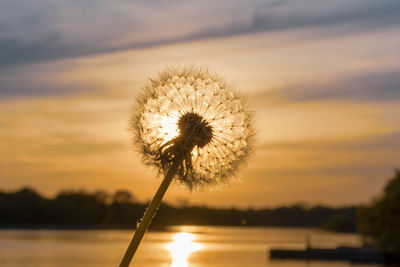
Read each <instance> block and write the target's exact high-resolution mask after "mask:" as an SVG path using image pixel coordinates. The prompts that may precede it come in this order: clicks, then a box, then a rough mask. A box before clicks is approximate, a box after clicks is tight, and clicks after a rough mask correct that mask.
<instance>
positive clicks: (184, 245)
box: [167, 232, 204, 267]
mask: <svg viewBox="0 0 400 267" xmlns="http://www.w3.org/2000/svg"><path fill="white" fill-rule="evenodd" d="M172 238H173V241H172V242H171V243H169V244H167V249H168V250H169V252H170V253H171V257H172V264H171V267H188V266H189V261H188V259H189V256H190V254H191V253H192V252H195V251H198V250H200V249H202V248H203V247H204V245H201V244H199V243H196V242H193V240H194V239H195V238H196V236H195V235H194V234H191V233H184V232H182V233H177V234H174V236H173V237H172Z"/></svg>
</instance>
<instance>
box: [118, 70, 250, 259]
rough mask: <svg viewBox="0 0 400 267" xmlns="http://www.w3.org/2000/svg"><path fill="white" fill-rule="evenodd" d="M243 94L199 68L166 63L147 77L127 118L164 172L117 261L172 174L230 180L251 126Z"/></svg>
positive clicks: (187, 182)
mask: <svg viewBox="0 0 400 267" xmlns="http://www.w3.org/2000/svg"><path fill="white" fill-rule="evenodd" d="M251 122H252V120H251V114H250V112H249V111H248V110H247V109H246V107H245V101H244V99H243V98H241V97H239V96H238V95H236V94H234V93H233V92H232V90H231V88H230V86H229V85H228V84H227V83H226V82H225V81H224V80H223V79H222V78H220V77H218V76H217V75H214V74H211V73H210V72H208V71H206V70H204V69H199V68H193V67H191V68H182V69H167V70H166V71H164V72H162V73H160V74H159V75H158V76H157V77H155V78H153V79H150V84H149V85H147V86H146V87H145V90H144V93H143V94H142V96H141V97H139V99H138V103H137V105H136V109H135V111H134V113H133V116H132V118H131V121H130V127H131V130H132V132H133V136H134V137H133V143H134V145H135V147H136V148H137V150H138V151H139V153H140V154H141V155H142V157H143V161H144V162H145V164H147V165H151V166H154V167H155V168H156V169H157V170H158V172H159V173H160V174H162V175H165V178H164V180H163V182H162V184H161V185H160V188H159V189H158V191H157V193H156V195H155V197H154V199H153V200H152V202H151V203H150V205H149V207H148V209H147V210H146V212H145V215H144V217H143V219H142V221H141V223H140V224H139V226H138V228H137V229H136V231H135V235H134V237H133V239H132V241H131V244H130V245H129V247H128V250H127V252H126V254H125V256H124V259H123V261H122V263H121V265H120V266H128V265H129V263H130V260H131V258H132V257H133V255H134V253H135V251H136V248H137V247H138V245H139V243H140V240H141V238H142V237H143V235H144V232H145V231H146V229H147V227H148V225H149V223H150V221H151V218H152V217H153V215H154V212H155V211H156V209H157V208H158V206H159V204H160V202H161V199H162V197H163V195H164V194H165V191H166V190H167V188H168V186H169V184H170V183H171V181H172V180H173V179H174V180H176V181H178V182H180V183H181V184H183V185H184V186H186V187H187V188H189V189H190V190H193V189H197V188H205V187H209V186H212V185H217V184H220V183H226V182H228V178H229V177H232V176H233V175H235V174H236V173H237V171H238V169H239V166H240V165H242V164H243V163H244V162H245V161H246V159H247V158H248V155H249V152H250V150H251V143H252V139H253V136H254V132H253V129H252V125H251Z"/></svg>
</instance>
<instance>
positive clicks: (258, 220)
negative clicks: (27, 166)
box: [0, 188, 356, 231]
mask: <svg viewBox="0 0 400 267" xmlns="http://www.w3.org/2000/svg"><path fill="white" fill-rule="evenodd" d="M146 207H147V203H140V202H138V201H137V200H136V199H135V197H134V196H133V195H132V194H131V193H130V192H128V191H124V190H119V191H117V192H115V193H114V194H113V195H111V196H110V195H108V194H107V193H105V192H102V191H97V192H85V191H73V190H72V191H71V190H70V191H62V192H60V193H59V194H57V195H56V196H55V197H53V198H45V197H43V196H41V195H40V194H39V193H38V192H36V191H35V190H33V189H31V188H23V189H20V190H18V191H15V192H4V191H0V227H3V228H4V227H50V228H53V227H64V228H134V227H135V226H136V222H137V221H138V220H139V219H140V218H141V216H142V215H143V213H144V211H145V209H146ZM355 221H356V207H342V208H332V207H325V206H315V207H307V206H304V205H292V206H287V207H278V208H267V209H237V208H229V209H228V208H224V209H221V208H212V207H205V206H183V207H176V206H173V205H169V204H162V205H161V207H160V209H159V210H158V212H157V216H155V218H154V220H153V222H152V227H157V228H163V227H167V226H170V225H221V226H242V225H246V226H289V227H326V228H329V229H332V230H339V231H355V229H356V224H355Z"/></svg>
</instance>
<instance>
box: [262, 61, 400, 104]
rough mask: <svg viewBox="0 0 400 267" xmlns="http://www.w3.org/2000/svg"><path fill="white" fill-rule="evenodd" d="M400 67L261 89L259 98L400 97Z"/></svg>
mask: <svg viewBox="0 0 400 267" xmlns="http://www.w3.org/2000/svg"><path fill="white" fill-rule="evenodd" d="M399 86H400V70H399V69H395V70H391V71H387V72H382V71H380V72H379V71H377V72H362V73H357V74H353V75H348V76H345V75H343V77H342V76H340V77H338V78H337V79H330V80H327V81H323V82H318V81H315V82H313V83H305V84H294V85H290V86H288V87H284V88H280V89H276V90H273V91H264V92H262V93H259V95H258V97H257V99H258V100H257V101H275V100H277V99H278V100H282V99H284V100H288V101H295V102H301V101H321V100H322V101H324V100H328V101H350V102H354V101H355V102H357V101H358V102H397V101H400V87H399Z"/></svg>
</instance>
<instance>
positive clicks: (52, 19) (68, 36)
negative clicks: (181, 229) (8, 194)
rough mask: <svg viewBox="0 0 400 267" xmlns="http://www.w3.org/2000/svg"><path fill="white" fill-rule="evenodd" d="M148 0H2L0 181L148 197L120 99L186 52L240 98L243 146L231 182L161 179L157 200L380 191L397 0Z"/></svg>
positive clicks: (263, 199) (324, 200)
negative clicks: (248, 142)
mask: <svg viewBox="0 0 400 267" xmlns="http://www.w3.org/2000/svg"><path fill="white" fill-rule="evenodd" d="M157 3H158V4H159V5H158V4H154V3H153V4H152V3H150V2H145V1H130V2H128V1H125V0H117V1H113V2H112V3H111V2H108V1H100V2H99V3H98V5H96V6H93V5H92V4H91V3H88V2H79V1H78V2H73V3H70V2H67V1H60V2H57V3H53V2H51V1H47V0H45V1H43V2H40V3H32V2H30V1H28V0H22V3H21V2H18V3H16V2H7V3H3V5H4V6H5V8H2V9H1V10H0V25H2V31H1V33H0V48H1V49H0V150H1V151H2V152H3V153H1V154H0V190H7V191H9V190H14V189H18V188H21V187H25V186H27V187H31V188H34V189H35V190H37V192H40V193H41V194H43V195H44V196H54V195H55V194H57V193H58V192H59V191H60V190H63V189H68V188H71V189H78V190H79V189H84V190H87V191H88V192H93V191H95V190H105V191H107V192H115V190H118V189H124V190H127V191H130V192H132V193H133V194H134V195H135V197H136V198H137V199H138V200H139V201H141V202H144V201H147V200H149V199H151V198H152V197H153V194H154V192H155V191H156V189H157V187H158V186H159V184H160V182H161V179H160V178H155V173H156V172H155V171H153V170H151V169H150V168H148V167H147V166H145V165H144V164H143V163H142V162H141V156H140V155H138V154H137V153H135V152H134V151H133V150H132V146H131V144H130V142H131V133H130V132H129V131H128V123H129V117H130V112H131V108H132V106H133V105H134V104H135V102H136V97H137V96H138V94H140V92H141V90H142V88H143V87H144V86H145V85H146V83H147V82H149V77H152V76H153V75H154V74H155V73H157V72H158V71H162V70H163V69H164V68H165V67H166V66H176V65H180V66H185V65H191V64H194V65H199V66H206V67H208V68H209V69H210V70H211V71H215V72H217V73H220V74H221V75H223V77H224V78H225V79H226V80H227V81H228V83H230V84H232V85H233V87H234V89H235V90H236V91H237V92H238V93H240V94H244V95H247V97H248V102H249V108H250V109H251V110H252V111H254V112H255V117H256V119H255V121H256V125H255V127H256V130H257V145H256V147H255V153H254V155H253V156H252V157H251V158H250V160H249V164H248V166H247V167H245V168H244V169H243V170H242V171H241V172H240V175H239V176H238V177H237V178H234V179H233V180H232V183H231V185H230V186H221V188H217V189H216V190H214V189H213V190H212V191H210V192H200V191H194V192H190V191H188V190H185V189H184V188H182V187H181V186H179V185H176V184H175V185H173V186H171V187H170V188H169V189H168V192H167V193H166V196H165V201H166V203H174V204H175V203H179V201H182V200H188V202H189V203H190V205H206V206H210V207H230V206H234V207H237V208H246V207H249V206H250V207H253V208H255V209H258V208H260V207H278V206H285V205H291V204H296V203H304V204H306V205H316V204H322V205H329V206H332V207H339V206H346V205H347V206H352V205H359V204H366V203H368V202H370V201H371V200H372V199H373V198H374V197H377V196H379V195H380V194H381V193H382V190H383V188H384V186H385V184H386V182H387V181H388V180H389V179H391V178H392V177H393V171H394V170H395V169H396V168H399V167H400V161H399V159H400V89H399V86H400V52H399V47H400V16H399V15H400V2H399V1H396V0H384V1H379V2H376V1H372V0H352V1H344V0H337V1H332V2H329V3H328V2H326V3H325V2H321V1H318V0H307V1H306V4H304V3H302V4H300V3H299V2H296V1H275V0H269V1H259V0H253V1H250V2H241V1H233V2H230V4H229V5H226V4H225V3H224V2H218V3H214V2H212V1H205V2H204V1H203V2H201V3H197V2H195V1H190V2H180V1H172V2H168V3H165V2H162V1H158V2H157ZM21 6H23V7H24V8H21ZM88 22H90V23H88Z"/></svg>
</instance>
